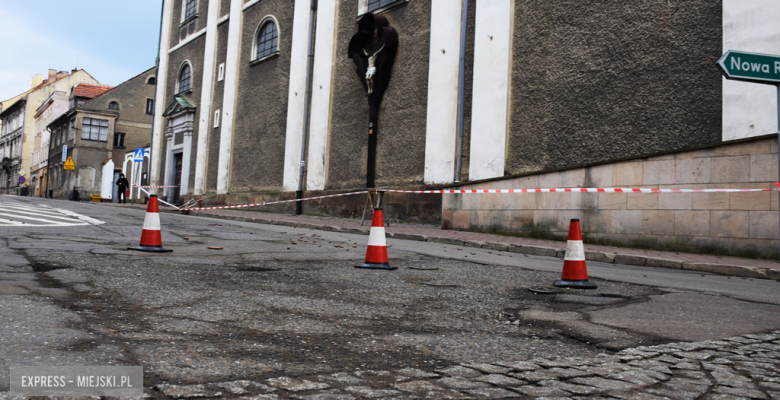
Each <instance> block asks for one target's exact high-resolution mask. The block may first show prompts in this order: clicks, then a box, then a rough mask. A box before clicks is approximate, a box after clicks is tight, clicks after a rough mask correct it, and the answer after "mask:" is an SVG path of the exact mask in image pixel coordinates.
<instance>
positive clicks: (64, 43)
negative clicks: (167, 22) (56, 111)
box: [0, 0, 162, 101]
mask: <svg viewBox="0 0 780 400" xmlns="http://www.w3.org/2000/svg"><path fill="white" fill-rule="evenodd" d="M161 6H162V0H69V1H62V0H35V1H29V0H0V41H2V43H3V45H2V52H0V101H2V100H7V99H9V98H11V97H14V96H16V95H18V94H20V93H23V92H25V91H27V90H29V89H30V82H31V79H32V77H33V76H34V75H35V74H42V75H44V77H46V75H47V73H48V70H49V69H57V70H59V71H70V70H71V69H73V68H79V69H83V70H85V71H87V72H88V73H89V74H90V75H92V76H93V77H94V78H95V79H97V80H98V81H99V82H100V83H102V84H105V85H111V86H116V85H118V84H120V83H122V82H124V81H126V80H128V79H130V78H132V77H134V76H136V75H138V74H140V73H141V72H143V71H145V70H147V69H149V68H151V67H154V60H155V57H157V45H158V39H159V34H160V9H161Z"/></svg>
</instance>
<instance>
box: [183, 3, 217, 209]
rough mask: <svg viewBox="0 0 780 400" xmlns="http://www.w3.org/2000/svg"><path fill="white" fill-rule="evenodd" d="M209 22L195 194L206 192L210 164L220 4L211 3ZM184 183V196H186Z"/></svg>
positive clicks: (207, 24)
mask: <svg viewBox="0 0 780 400" xmlns="http://www.w3.org/2000/svg"><path fill="white" fill-rule="evenodd" d="M208 13H209V14H208V15H209V17H208V20H207V21H206V29H207V32H206V48H205V50H204V51H203V83H202V84H201V87H202V88H203V89H202V91H201V95H200V110H198V115H199V120H198V144H197V148H196V150H195V188H194V194H203V193H205V190H206V164H207V163H208V140H209V132H211V129H210V124H209V118H210V117H211V102H212V100H213V99H212V98H211V94H212V92H213V90H214V71H215V68H214V62H215V61H216V57H217V20H218V18H217V17H218V14H219V2H218V1H215V0H211V1H209V11H208ZM184 183H185V182H182V194H185V193H186V191H185V190H184Z"/></svg>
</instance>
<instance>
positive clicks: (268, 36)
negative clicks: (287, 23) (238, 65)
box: [255, 21, 279, 60]
mask: <svg viewBox="0 0 780 400" xmlns="http://www.w3.org/2000/svg"><path fill="white" fill-rule="evenodd" d="M278 50H279V31H278V30H277V29H276V24H275V23H274V21H268V22H266V23H265V24H264V25H263V26H262V27H261V28H260V30H259V31H258V32H257V48H256V55H255V60H259V59H261V58H263V57H268V56H270V55H271V54H274V53H276V52H277V51H278Z"/></svg>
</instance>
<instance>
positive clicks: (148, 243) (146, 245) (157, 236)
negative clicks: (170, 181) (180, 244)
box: [127, 194, 173, 253]
mask: <svg viewBox="0 0 780 400" xmlns="http://www.w3.org/2000/svg"><path fill="white" fill-rule="evenodd" d="M127 249H128V250H138V251H148V252H152V253H170V252H172V251H173V250H167V249H164V248H163V247H162V235H161V233H160V211H159V209H158V207H157V195H156V194H153V195H151V196H150V197H149V205H148V206H147V207H146V217H145V218H144V228H143V231H142V232H141V243H140V244H139V245H138V247H128V248H127Z"/></svg>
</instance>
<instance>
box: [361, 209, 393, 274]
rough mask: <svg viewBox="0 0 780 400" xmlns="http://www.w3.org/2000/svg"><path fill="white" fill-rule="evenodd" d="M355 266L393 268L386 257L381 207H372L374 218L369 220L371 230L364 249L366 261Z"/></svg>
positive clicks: (383, 220)
mask: <svg viewBox="0 0 780 400" xmlns="http://www.w3.org/2000/svg"><path fill="white" fill-rule="evenodd" d="M355 268H367V269H387V270H393V269H397V268H398V267H391V266H390V264H389V261H388V259H387V240H386V239H385V219H384V216H383V213H382V209H381V208H375V209H374V218H373V219H372V220H371V232H370V233H369V234H368V248H367V249H366V262H364V263H363V264H361V265H356V266H355Z"/></svg>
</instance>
